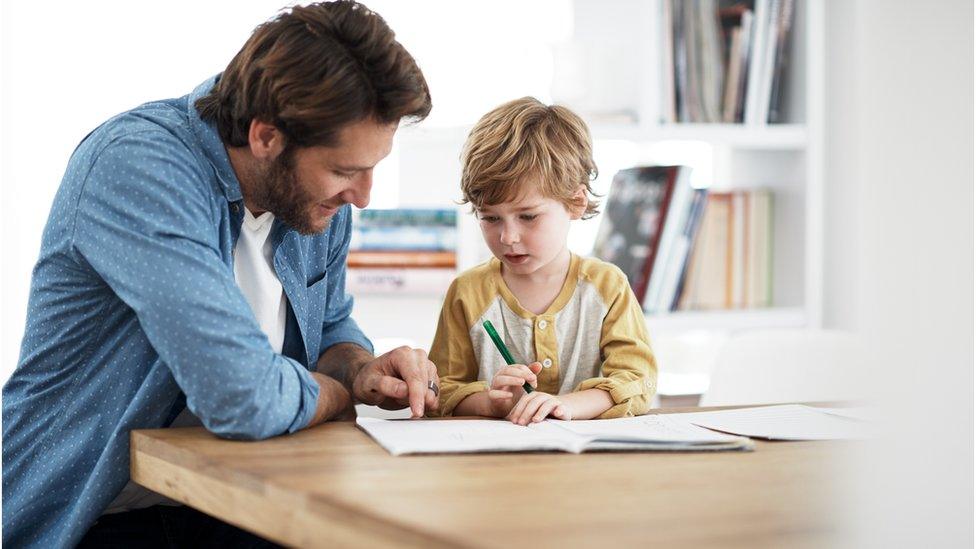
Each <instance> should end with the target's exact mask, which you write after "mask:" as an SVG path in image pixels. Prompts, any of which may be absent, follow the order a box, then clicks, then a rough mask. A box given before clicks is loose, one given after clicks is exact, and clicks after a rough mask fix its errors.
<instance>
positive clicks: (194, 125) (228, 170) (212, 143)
mask: <svg viewBox="0 0 976 549" xmlns="http://www.w3.org/2000/svg"><path fill="white" fill-rule="evenodd" d="M219 79H220V75H219V74H218V75H216V76H211V77H210V78H208V79H206V80H204V81H203V83H201V84H200V85H199V86H197V87H196V89H194V90H193V91H192V92H190V100H189V101H188V102H187V106H186V109H187V118H188V119H189V121H190V128H191V129H192V130H193V133H194V134H195V135H196V136H197V139H199V140H200V143H201V144H202V145H203V154H204V156H206V157H207V160H209V161H210V164H212V165H213V167H214V171H216V172H217V179H218V180H219V181H220V186H221V187H222V188H223V191H224V196H226V197H227V201H228V202H237V201H238V200H241V199H242V198H243V195H242V194H241V184H240V182H238V181H237V176H236V175H234V168H233V167H232V166H231V164H230V157H229V156H227V149H226V147H224V143H223V141H221V140H220V134H218V133H217V126H216V125H215V124H213V123H212V122H206V121H204V120H203V119H202V118H200V113H199V112H197V108H196V107H195V106H194V104H195V103H196V102H197V99H200V98H201V97H203V96H205V95H207V94H208V93H209V92H210V90H211V89H212V88H213V87H214V85H215V84H216V83H217V80H219Z"/></svg>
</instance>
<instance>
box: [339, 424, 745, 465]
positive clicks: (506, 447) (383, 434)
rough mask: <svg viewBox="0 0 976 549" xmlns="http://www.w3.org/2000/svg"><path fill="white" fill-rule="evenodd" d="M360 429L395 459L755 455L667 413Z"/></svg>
mask: <svg viewBox="0 0 976 549" xmlns="http://www.w3.org/2000/svg"><path fill="white" fill-rule="evenodd" d="M356 424H357V425H358V426H359V427H360V428H361V429H363V430H364V431H365V432H366V433H367V434H369V436H371V437H372V438H373V440H375V441H376V442H377V443H378V444H379V445H380V446H382V447H383V448H385V449H386V450H387V451H388V452H390V454H392V455H394V456H399V455H407V454H445V453H446V454H455V453H483V452H537V451H559V452H570V453H574V454H579V453H582V452H586V451H649V450H653V451H685V452H687V451H706V450H711V451H714V450H746V451H748V450H752V449H753V443H752V441H750V440H749V439H748V438H744V437H739V436H734V435H726V434H724V433H717V432H714V431H710V430H708V429H704V428H702V427H698V426H696V425H694V424H692V423H691V422H688V421H681V420H675V419H673V418H671V417H669V416H668V415H667V414H658V415H646V416H638V417H629V418H619V419H598V420H583V421H560V420H553V419H548V420H545V421H541V422H539V423H533V424H530V425H528V426H520V425H515V424H514V423H511V422H509V421H505V420H492V419H446V420H445V419H425V420H410V419H377V418H366V417H360V418H357V419H356Z"/></svg>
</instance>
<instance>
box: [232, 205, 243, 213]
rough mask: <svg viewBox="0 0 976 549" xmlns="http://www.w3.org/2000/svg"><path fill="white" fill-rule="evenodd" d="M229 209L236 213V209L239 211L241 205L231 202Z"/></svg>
mask: <svg viewBox="0 0 976 549" xmlns="http://www.w3.org/2000/svg"><path fill="white" fill-rule="evenodd" d="M230 209H231V210H233V211H234V213H237V212H238V211H240V209H241V207H240V206H238V205H237V204H231V206H230Z"/></svg>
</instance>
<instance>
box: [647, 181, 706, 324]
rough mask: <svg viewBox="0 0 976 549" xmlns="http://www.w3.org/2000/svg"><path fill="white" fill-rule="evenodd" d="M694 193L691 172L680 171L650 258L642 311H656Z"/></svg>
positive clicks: (678, 251) (679, 252) (676, 251)
mask: <svg viewBox="0 0 976 549" xmlns="http://www.w3.org/2000/svg"><path fill="white" fill-rule="evenodd" d="M693 198H694V189H692V188H691V170H680V171H679V172H678V176H677V177H676V178H675V181H674V188H673V189H672V191H671V200H670V202H669V204H668V209H667V213H666V215H665V220H664V225H663V228H662V229H661V236H660V238H659V239H658V245H657V253H655V254H654V263H653V265H652V266H651V270H650V272H649V279H648V282H647V289H646V290H645V292H644V297H643V299H642V301H641V303H642V305H643V308H644V310H645V311H652V310H657V309H658V307H657V305H658V301H659V300H660V295H661V291H662V289H663V285H664V281H665V278H666V277H667V276H668V273H667V268H668V264H669V263H670V262H671V261H672V257H671V256H672V254H681V253H683V252H681V250H675V249H674V248H675V246H680V243H679V242H678V240H679V236H680V234H681V231H682V230H683V229H684V227H685V223H686V221H687V219H688V214H689V213H690V211H691V205H692V200H693Z"/></svg>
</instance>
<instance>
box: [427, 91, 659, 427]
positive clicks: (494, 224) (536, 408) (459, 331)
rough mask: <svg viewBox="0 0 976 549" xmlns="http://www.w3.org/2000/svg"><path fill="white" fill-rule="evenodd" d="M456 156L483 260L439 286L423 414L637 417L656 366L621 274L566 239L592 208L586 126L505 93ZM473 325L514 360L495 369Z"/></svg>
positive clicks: (498, 358) (495, 354) (592, 169)
mask: <svg viewBox="0 0 976 549" xmlns="http://www.w3.org/2000/svg"><path fill="white" fill-rule="evenodd" d="M462 162H463V169H462V175H461V191H462V193H463V196H464V202H465V203H470V204H471V205H472V206H473V209H474V212H475V213H476V214H477V216H478V219H479V223H480V225H481V232H482V234H483V235H484V238H485V242H486V243H487V244H488V248H489V249H490V250H491V253H492V254H493V255H494V256H495V257H494V258H493V259H491V260H489V261H488V262H487V263H484V264H482V265H480V266H478V267H475V268H473V269H471V270H469V271H467V272H465V273H462V274H461V275H460V276H459V277H458V278H457V279H456V280H455V281H454V282H453V283H452V284H451V287H450V288H449V289H448V291H447V296H446V298H445V300H444V305H443V307H442V309H441V315H440V320H439V322H438V325H437V333H436V335H435V336H434V342H433V344H432V346H431V350H430V359H431V361H433V362H434V364H436V365H437V370H438V374H439V376H440V408H439V410H437V411H436V412H435V413H437V414H440V415H459V416H460V415H465V416H467V415H477V416H493V417H505V418H507V419H509V420H511V421H512V422H513V423H516V424H519V425H527V424H528V423H530V422H538V421H542V420H543V419H545V418H546V417H548V416H552V417H555V418H558V419H590V418H615V417H624V416H633V415H639V414H643V413H646V412H647V410H648V408H649V407H650V403H651V397H652V396H653V395H654V391H655V388H656V385H657V383H656V382H657V365H656V363H655V360H654V355H653V354H652V353H651V348H650V345H649V344H648V338H647V328H646V326H645V324H644V315H643V312H642V311H641V308H640V306H639V305H638V303H637V300H636V298H635V297H634V294H633V292H632V291H631V290H630V285H629V284H628V282H627V278H626V276H625V275H624V274H623V272H621V271H620V269H618V268H617V267H615V266H613V265H611V264H609V263H604V262H602V261H599V260H597V259H592V258H581V257H579V256H577V255H574V254H572V253H571V252H570V251H569V249H568V248H567V247H566V240H567V233H568V231H569V222H570V221H572V220H575V219H586V218H589V217H592V216H593V215H595V214H596V213H597V210H596V207H597V203H596V202H594V201H593V200H592V199H591V196H592V191H591V188H590V180H591V179H592V178H593V177H595V176H596V166H595V165H594V163H593V158H592V153H591V146H590V136H589V130H588V129H587V128H586V125H585V124H584V123H583V121H582V120H581V119H580V118H579V117H578V116H576V115H575V114H573V113H572V112H571V111H569V110H568V109H566V108H564V107H558V106H546V105H543V104H542V103H540V102H539V101H537V100H535V99H533V98H531V97H526V98H523V99H518V100H515V101H511V102H509V103H506V104H504V105H502V106H500V107H498V108H496V109H495V110H493V111H491V112H489V113H488V114H486V115H485V116H483V117H482V118H481V120H480V121H478V124H477V125H476V126H475V127H474V129H472V130H471V134H470V135H469V136H468V140H467V143H466V144H465V147H464V152H463V154H462ZM485 320H490V321H491V323H492V324H493V325H494V326H495V329H496V330H497V331H498V333H499V335H500V336H501V338H502V339H503V340H504V341H505V344H506V345H507V346H508V348H509V350H510V351H511V353H512V355H513V357H514V358H515V361H516V362H517V363H518V364H515V365H512V366H507V365H506V364H505V361H504V359H503V358H502V355H501V354H500V353H499V351H498V349H497V348H495V346H494V345H493V344H492V341H491V339H490V337H489V336H488V334H487V332H485V329H484V328H483V327H482V323H483V322H484V321H485ZM525 382H528V383H529V384H530V385H531V386H532V387H533V388H535V389H536V390H535V391H533V392H532V393H530V394H526V393H525V392H524V391H523V389H522V384H523V383H525Z"/></svg>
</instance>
